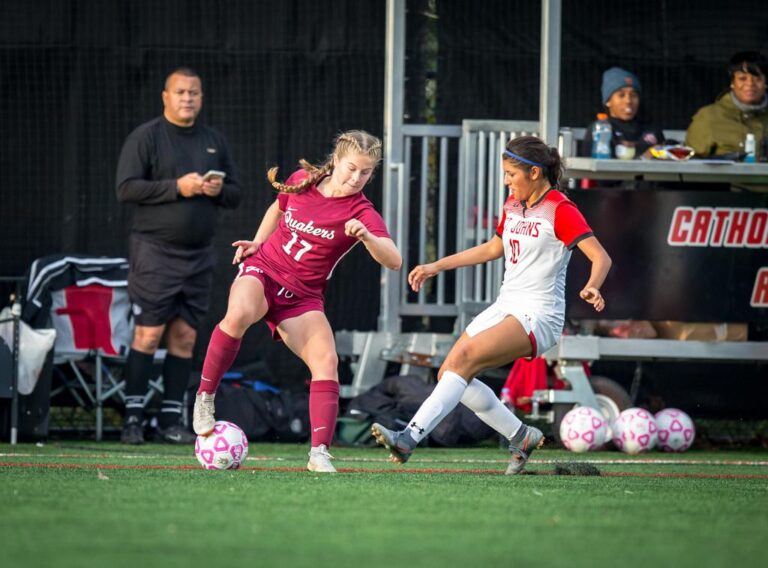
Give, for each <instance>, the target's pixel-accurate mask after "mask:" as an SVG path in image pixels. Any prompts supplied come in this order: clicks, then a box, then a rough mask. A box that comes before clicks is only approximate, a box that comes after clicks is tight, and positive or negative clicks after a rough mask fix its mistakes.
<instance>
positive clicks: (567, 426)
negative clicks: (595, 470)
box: [560, 406, 608, 453]
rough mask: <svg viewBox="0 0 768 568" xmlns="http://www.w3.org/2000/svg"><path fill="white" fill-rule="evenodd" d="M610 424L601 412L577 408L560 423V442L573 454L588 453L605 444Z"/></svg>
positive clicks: (581, 407)
mask: <svg viewBox="0 0 768 568" xmlns="http://www.w3.org/2000/svg"><path fill="white" fill-rule="evenodd" d="M607 438H608V422H607V421H606V419H605V416H603V413H602V412H600V411H599V410H596V409H594V408H591V407H589V406H577V407H575V408H572V409H571V410H569V411H568V413H567V414H566V415H565V416H564V417H563V420H562V422H560V440H561V441H562V442H563V445H564V446H565V447H566V448H568V449H569V450H571V451H572V452H578V453H581V452H588V451H590V450H595V449H597V448H599V447H600V446H602V445H603V444H605V441H606V439H607Z"/></svg>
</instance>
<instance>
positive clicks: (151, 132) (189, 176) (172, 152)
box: [117, 67, 241, 444]
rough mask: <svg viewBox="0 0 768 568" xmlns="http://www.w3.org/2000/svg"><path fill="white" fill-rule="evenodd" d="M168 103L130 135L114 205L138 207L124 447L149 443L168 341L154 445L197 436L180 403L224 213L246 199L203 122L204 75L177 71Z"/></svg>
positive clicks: (221, 142) (168, 87)
mask: <svg viewBox="0 0 768 568" xmlns="http://www.w3.org/2000/svg"><path fill="white" fill-rule="evenodd" d="M162 96H163V116H161V117H158V118H155V119H154V120H151V121H149V122H146V123H144V124H142V125H141V126H139V127H138V128H137V129H136V130H134V131H133V132H132V133H131V134H130V135H129V136H128V138H127V139H126V141H125V143H124V145H123V148H122V151H121V153H120V160H119V162H118V165H117V198H118V200H119V201H121V202H123V203H134V204H136V208H135V210H134V216H133V225H132V230H131V239H130V269H129V274H128V293H129V295H130V298H131V301H132V302H133V309H134V315H135V318H136V320H135V321H136V328H135V331H134V336H133V342H132V344H131V350H130V352H129V354H128V361H127V363H126V368H125V380H126V388H125V394H126V419H125V424H124V426H123V432H122V436H121V440H122V442H124V443H126V444H141V443H143V442H144V435H143V428H142V414H143V406H144V399H145V397H146V394H147V387H148V382H149V379H150V375H151V373H152V363H153V358H154V354H155V352H156V351H157V349H158V347H159V345H160V341H161V339H162V337H163V335H164V334H165V339H166V346H167V355H166V357H165V362H164V364H163V387H164V398H163V403H162V408H161V412H160V416H159V419H158V422H159V424H158V430H157V438H158V439H159V440H160V441H164V442H169V443H191V442H193V441H194V439H195V436H194V434H192V433H191V432H190V431H189V430H187V429H185V428H184V427H183V426H182V425H181V423H180V418H181V409H182V399H183V395H184V391H185V389H186V386H187V382H188V379H189V374H190V371H191V367H192V351H193V349H194V345H195V340H196V338H197V327H198V325H199V323H200V319H201V318H202V317H203V316H204V315H205V313H206V312H207V310H208V303H209V293H210V288H211V282H212V279H213V269H214V266H215V255H214V250H213V245H212V240H213V234H214V230H215V227H216V218H217V214H218V208H219V207H224V208H228V209H232V208H235V207H237V205H238V203H239V202H240V193H241V188H240V182H239V180H238V173H237V169H236V167H235V164H234V162H233V160H232V157H231V155H230V152H229V149H228V147H227V143H226V140H225V138H224V136H222V135H221V134H220V133H219V132H217V131H216V130H213V129H212V128H209V127H207V126H205V125H203V124H200V122H198V121H197V117H198V115H199V113H200V110H201V109H202V106H203V90H202V82H201V80H200V77H199V76H198V74H197V73H195V72H194V71H193V70H191V69H189V68H184V67H182V68H178V69H176V70H174V71H173V72H172V73H171V74H170V75H169V76H168V78H167V79H166V81H165V89H164V90H163V93H162ZM212 171H213V172H212ZM206 174H208V175H206Z"/></svg>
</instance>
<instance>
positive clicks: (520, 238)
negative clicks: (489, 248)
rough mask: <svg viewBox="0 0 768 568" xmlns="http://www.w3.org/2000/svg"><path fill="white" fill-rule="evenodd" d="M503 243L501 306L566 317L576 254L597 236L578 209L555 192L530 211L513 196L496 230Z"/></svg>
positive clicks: (550, 191)
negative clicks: (571, 264) (567, 290)
mask: <svg viewBox="0 0 768 568" xmlns="http://www.w3.org/2000/svg"><path fill="white" fill-rule="evenodd" d="M496 234H497V235H498V236H499V237H501V239H502V240H503V242H504V267H505V271H504V282H503V283H502V285H501V289H500V291H499V299H498V300H497V303H499V304H500V305H501V306H504V305H505V304H507V305H510V306H511V305H515V306H521V305H524V306H525V307H526V309H530V310H532V311H534V312H539V313H543V314H549V315H551V316H556V317H558V318H562V319H564V318H565V273H566V268H567V266H568V261H569V260H570V258H571V251H572V250H573V248H574V247H576V245H577V244H578V243H579V241H581V240H583V239H585V238H587V237H590V236H592V234H593V233H592V229H591V228H590V227H589V225H588V224H587V222H586V220H585V219H584V217H583V216H582V214H581V213H580V212H579V210H578V209H577V208H576V205H575V204H574V203H573V202H572V201H570V200H569V199H568V198H567V197H566V196H565V195H563V194H562V193H560V192H559V191H557V190H556V189H550V190H549V191H547V193H546V194H544V196H543V197H542V198H541V199H539V201H538V202H537V203H535V204H534V205H533V206H531V207H527V206H526V205H525V204H524V203H521V202H520V201H517V200H515V198H514V197H513V196H510V197H509V199H507V201H506V203H505V204H504V212H503V215H502V218H501V221H500V222H499V225H498V227H497V229H496Z"/></svg>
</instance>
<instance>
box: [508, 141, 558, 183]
mask: <svg viewBox="0 0 768 568" xmlns="http://www.w3.org/2000/svg"><path fill="white" fill-rule="evenodd" d="M502 158H503V159H504V160H509V161H510V162H512V163H514V164H515V166H517V167H519V168H520V169H522V170H524V171H527V172H530V171H531V168H532V167H534V166H538V167H540V168H541V170H542V173H543V174H544V177H546V178H547V180H548V181H549V185H550V186H552V187H555V188H558V189H559V186H560V179H561V178H562V177H563V169H564V168H563V160H562V158H561V157H560V153H559V152H558V151H557V148H553V147H549V146H547V145H546V144H545V143H544V142H543V141H542V140H541V139H539V138H537V137H536V136H520V137H518V138H514V139H512V140H510V141H509V142H508V143H507V149H506V151H505V152H504V154H503V156H502Z"/></svg>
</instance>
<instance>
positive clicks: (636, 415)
mask: <svg viewBox="0 0 768 568" xmlns="http://www.w3.org/2000/svg"><path fill="white" fill-rule="evenodd" d="M658 431H659V428H658V426H657V425H656V420H655V419H654V417H653V414H651V413H650V412H648V411H647V410H645V409H643V408H627V409H626V410H623V411H622V412H621V414H619V417H618V418H617V419H616V421H615V422H614V423H613V443H614V444H615V445H616V447H617V448H619V449H620V450H621V451H622V452H624V453H627V454H639V453H640V452H647V451H648V450H651V449H653V447H654V446H655V445H656V441H657V439H658Z"/></svg>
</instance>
